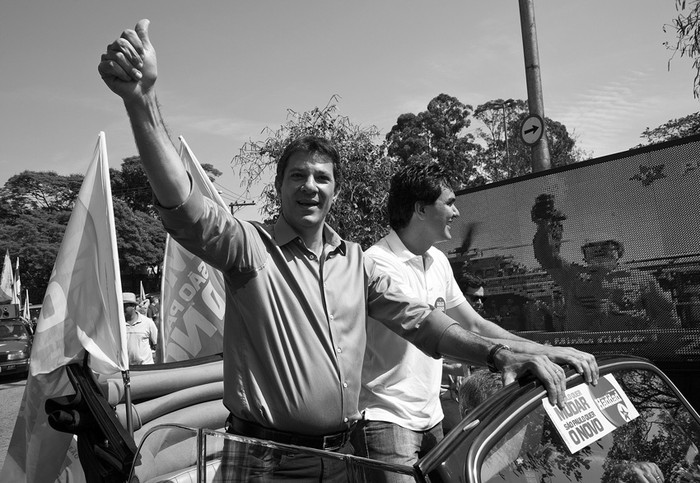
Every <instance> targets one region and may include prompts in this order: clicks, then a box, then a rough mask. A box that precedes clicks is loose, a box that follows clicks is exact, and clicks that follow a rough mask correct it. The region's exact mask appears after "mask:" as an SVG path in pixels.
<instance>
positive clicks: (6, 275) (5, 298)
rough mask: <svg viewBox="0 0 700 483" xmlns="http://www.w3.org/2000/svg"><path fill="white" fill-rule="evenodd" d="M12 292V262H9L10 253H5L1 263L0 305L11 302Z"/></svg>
mask: <svg viewBox="0 0 700 483" xmlns="http://www.w3.org/2000/svg"><path fill="white" fill-rule="evenodd" d="M13 290H14V276H13V275H12V261H10V252H8V251H6V252H5V260H4V261H3V263H2V273H0V303H8V302H12V300H13V298H14V297H13Z"/></svg>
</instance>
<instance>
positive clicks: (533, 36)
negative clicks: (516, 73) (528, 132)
mask: <svg viewBox="0 0 700 483" xmlns="http://www.w3.org/2000/svg"><path fill="white" fill-rule="evenodd" d="M519 5H520V29H521V31H522V36H523V51H524V54H525V80H526V82H527V104H528V108H529V109H530V114H536V115H538V116H539V117H540V118H542V124H543V126H542V127H543V128H544V119H545V117H544V101H543V100H542V82H541V80H540V59H539V55H540V54H539V50H538V48H537V29H536V28H535V5H534V0H519ZM550 166H551V161H550V159H549V145H548V144H547V133H546V130H545V132H544V133H543V134H542V137H541V138H540V140H539V141H537V142H536V143H535V144H533V145H532V171H533V172H535V171H543V170H545V169H549V168H550Z"/></svg>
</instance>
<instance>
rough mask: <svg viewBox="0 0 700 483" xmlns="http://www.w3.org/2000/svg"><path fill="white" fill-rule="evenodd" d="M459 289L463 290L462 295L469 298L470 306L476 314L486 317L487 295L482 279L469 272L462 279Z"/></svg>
mask: <svg viewBox="0 0 700 483" xmlns="http://www.w3.org/2000/svg"><path fill="white" fill-rule="evenodd" d="M459 287H460V288H461V289H462V293H464V296H465V297H466V298H467V301H468V302H469V305H471V306H472V307H473V308H474V310H476V313H478V314H479V315H481V316H482V317H486V315H485V307H484V298H486V293H485V291H484V281H483V280H482V279H481V277H479V276H477V275H474V274H472V273H468V272H467V273H465V274H463V275H462V277H461V278H460V280H459Z"/></svg>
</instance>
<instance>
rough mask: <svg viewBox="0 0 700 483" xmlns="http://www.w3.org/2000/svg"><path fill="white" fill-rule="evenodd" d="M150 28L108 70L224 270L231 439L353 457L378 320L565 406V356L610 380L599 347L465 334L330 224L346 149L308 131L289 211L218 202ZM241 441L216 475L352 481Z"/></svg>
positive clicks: (288, 170)
mask: <svg viewBox="0 0 700 483" xmlns="http://www.w3.org/2000/svg"><path fill="white" fill-rule="evenodd" d="M148 25H149V22H148V20H141V21H140V22H139V23H138V24H137V25H136V28H135V29H133V30H125V31H124V32H123V33H122V35H121V37H120V38H118V39H117V40H115V41H114V42H112V43H111V44H109V46H108V47H107V51H106V52H105V53H104V54H103V55H102V57H101V61H100V63H99V67H98V70H99V72H100V75H101V76H102V78H103V80H104V82H105V83H106V84H107V86H108V87H109V88H110V89H111V90H112V91H113V92H115V93H116V94H117V95H119V96H120V97H121V98H122V100H123V102H124V105H125V107H126V111H127V113H128V115H129V119H130V121H131V126H132V129H133V132H134V138H135V140H136V145H137V147H138V150H139V154H140V156H141V161H142V163H143V167H144V170H145V171H146V174H147V176H148V179H149V182H150V184H151V187H152V188H153V192H154V194H155V196H156V199H157V200H158V204H159V212H160V215H161V219H162V221H163V225H164V226H165V228H166V229H167V231H168V232H169V233H170V234H171V235H172V237H173V238H174V239H176V240H177V241H178V242H180V244H182V245H183V246H184V247H185V248H187V249H188V250H189V251H191V252H192V253H194V254H195V255H197V256H199V257H200V258H202V259H203V260H204V261H206V262H207V263H209V264H210V265H212V266H213V267H215V268H218V269H219V270H221V272H222V273H223V275H224V280H225V283H226V316H225V322H224V347H223V358H224V404H225V406H226V407H227V408H228V410H229V411H230V415H229V418H228V420H227V430H228V431H229V432H230V433H233V434H237V435H242V436H249V437H255V438H259V439H266V440H272V441H276V442H279V443H284V444H293V445H299V446H307V447H312V448H317V449H322V450H327V451H336V452H341V453H349V452H351V451H352V446H351V444H350V442H349V436H350V434H351V432H352V430H353V428H354V425H355V422H356V421H357V420H358V419H359V416H360V414H359V411H358V398H359V392H360V376H361V369H360V367H361V364H362V359H363V356H364V349H365V340H366V326H365V321H366V316H367V315H368V314H369V315H370V316H372V317H374V318H375V319H376V320H379V321H381V323H383V324H387V326H390V327H391V328H392V330H394V331H395V332H397V333H399V334H400V335H401V337H404V338H406V339H407V340H410V341H411V343H413V344H415V345H416V346H417V347H420V349H421V350H422V351H424V352H425V353H426V354H430V355H431V356H432V357H433V358H438V359H439V357H440V355H441V354H444V355H448V356H451V357H454V358H456V359H458V360H460V361H464V362H471V363H475V364H483V363H484V361H485V360H487V358H488V357H487V356H489V355H490V360H491V363H492V364H493V365H494V366H497V367H498V369H499V370H501V371H502V372H503V373H504V374H507V377H508V378H511V379H512V378H514V377H516V376H518V375H521V374H524V373H525V372H532V373H534V374H535V375H536V376H537V377H539V378H540V379H542V380H543V381H544V383H545V385H546V387H547V389H548V391H549V396H550V401H551V402H552V404H554V403H555V402H556V403H559V404H563V395H564V390H565V387H566V384H565V380H564V371H563V370H562V369H561V368H560V367H559V366H558V365H557V364H556V363H555V362H569V363H571V364H572V365H574V367H576V368H577V369H579V370H580V371H581V372H582V373H585V375H586V380H587V381H595V380H596V379H597V364H596V362H595V359H594V358H593V357H592V356H590V355H588V354H584V353H582V352H579V351H575V350H563V351H562V352H560V354H559V355H560V356H561V357H558V358H557V359H556V360H554V359H550V358H549V357H547V355H546V354H544V353H542V354H537V355H534V356H533V355H532V354H521V353H518V351H517V350H516V351H515V352H509V351H507V350H503V347H502V346H499V345H498V344H496V343H495V342H494V341H491V340H487V339H485V338H483V337H480V336H478V335H476V334H473V333H471V332H469V331H466V330H464V329H463V328H461V327H460V326H459V325H458V324H457V323H456V322H455V321H453V320H451V319H450V318H449V317H447V316H446V315H445V314H444V313H443V312H442V311H441V310H439V309H435V308H434V307H433V306H432V305H431V304H430V303H426V302H423V301H421V300H418V299H416V298H412V297H410V296H408V295H406V294H405V293H404V292H402V291H401V290H399V289H398V288H397V287H396V285H395V284H393V283H392V281H391V280H390V279H389V278H388V276H387V275H386V274H385V273H383V271H381V270H379V269H378V268H377V267H376V265H375V264H374V263H373V262H372V260H369V259H366V258H365V257H364V255H363V253H362V250H361V248H360V246H359V245H358V244H356V243H352V242H349V241H345V240H342V239H341V238H340V237H339V236H338V234H337V233H336V232H335V231H334V230H333V229H332V228H331V227H330V226H328V224H326V222H325V220H326V215H327V214H328V211H329V209H330V208H331V206H332V204H333V200H334V199H335V196H336V195H337V193H338V190H339V189H340V186H341V182H342V176H341V175H342V169H341V167H342V165H341V160H340V155H339V153H338V151H337V149H336V148H335V146H334V145H333V144H332V143H331V142H330V141H329V140H327V139H324V138H320V137H316V136H304V137H300V138H298V139H295V140H292V141H291V142H290V143H289V144H288V145H287V147H286V148H285V150H284V152H283V153H282V155H281V157H280V159H279V161H278V165H277V174H276V178H275V187H276V189H277V195H278V196H279V199H280V203H281V212H280V216H279V217H278V219H277V221H276V222H275V223H274V224H269V225H263V224H260V223H256V222H248V221H245V220H240V219H238V218H236V217H235V216H233V215H232V214H231V213H230V212H228V210H226V209H225V208H224V207H221V206H219V205H218V204H217V203H215V202H213V201H211V200H209V199H207V198H205V197H204V196H203V194H202V192H201V191H200V190H199V189H198V188H197V187H196V186H194V185H193V184H192V182H191V179H190V177H189V176H188V174H187V172H186V171H185V169H184V166H183V163H182V161H181V160H180V158H179V156H178V154H177V150H176V149H175V147H174V146H173V144H172V142H171V140H170V138H169V136H168V132H167V129H166V127H165V123H164V121H163V119H162V117H161V114H160V109H159V106H158V100H157V97H156V91H155V82H156V78H157V65H156V64H157V63H156V55H155V50H154V48H153V45H152V44H151V42H150V38H149V34H148ZM430 209H431V210H432V208H430ZM450 209H451V208H450ZM443 216H445V217H448V215H446V214H445V213H443ZM432 218H433V217H431V219H432ZM431 230H436V231H437V232H438V233H441V234H440V235H437V234H436V235H432V236H433V237H435V236H438V237H439V236H444V234H445V233H446V232H449V229H448V228H446V227H444V226H441V223H440V222H439V221H436V222H435V223H434V224H433V227H432V228H431ZM227 443H228V444H227V445H226V446H225V452H224V455H223V457H222V464H221V467H220V470H219V473H217V475H216V481H227V482H228V481H250V480H256V481H268V479H270V480H275V481H281V480H295V479H304V480H306V481H308V480H311V481H345V480H346V478H347V475H346V468H345V463H344V462H343V461H342V460H337V461H336V460H332V459H328V460H324V459H322V458H318V457H315V456H308V457H306V456H304V457H302V456H295V457H293V458H287V457H286V456H283V457H281V458H280V457H279V453H275V451H274V450H273V449H271V448H268V449H266V450H261V451H260V452H257V451H256V452H250V451H248V448H247V447H245V446H244V447H242V448H241V447H239V446H238V445H236V444H235V443H232V442H230V441H228V440H227Z"/></svg>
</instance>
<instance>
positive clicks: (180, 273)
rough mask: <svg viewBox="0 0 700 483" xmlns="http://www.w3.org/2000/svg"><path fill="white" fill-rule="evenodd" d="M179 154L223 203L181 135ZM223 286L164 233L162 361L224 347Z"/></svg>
mask: <svg viewBox="0 0 700 483" xmlns="http://www.w3.org/2000/svg"><path fill="white" fill-rule="evenodd" d="M180 157H181V158H182V162H183V163H184V164H185V167H186V168H187V171H188V172H189V173H190V175H191V176H192V182H193V183H194V184H195V185H197V186H198V187H199V189H200V190H201V191H202V193H204V196H206V197H208V198H210V199H212V200H214V201H215V202H216V203H218V204H220V205H221V206H222V207H223V208H224V209H226V204H225V203H224V200H222V199H221V195H219V193H218V192H217V191H216V189H215V188H214V186H213V185H212V183H211V181H210V180H209V177H208V176H207V174H206V173H205V172H204V170H203V169H202V166H201V165H200V164H199V161H197V158H196V157H195V155H194V153H192V151H191V150H190V148H189V146H188V145H187V143H186V142H185V140H184V139H183V138H182V137H180ZM225 311H226V291H225V288H224V278H223V275H222V274H221V272H220V271H219V270H217V269H215V268H212V267H211V266H210V265H208V264H206V263H204V262H203V261H202V260H201V259H200V258H198V257H195V256H194V255H192V254H191V253H190V252H188V251H187V250H186V249H185V248H183V247H182V246H181V245H180V244H179V243H178V242H177V241H175V240H173V239H172V238H170V236H168V237H167V239H166V243H165V254H164V257H163V275H162V282H161V309H160V327H159V331H158V333H159V339H160V341H159V344H158V345H159V348H160V347H162V351H161V350H159V355H160V356H161V357H162V359H159V360H161V361H162V362H173V361H182V360H189V359H194V358H196V357H203V356H206V355H211V354H217V353H219V352H221V351H222V350H223V331H224V313H225Z"/></svg>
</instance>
